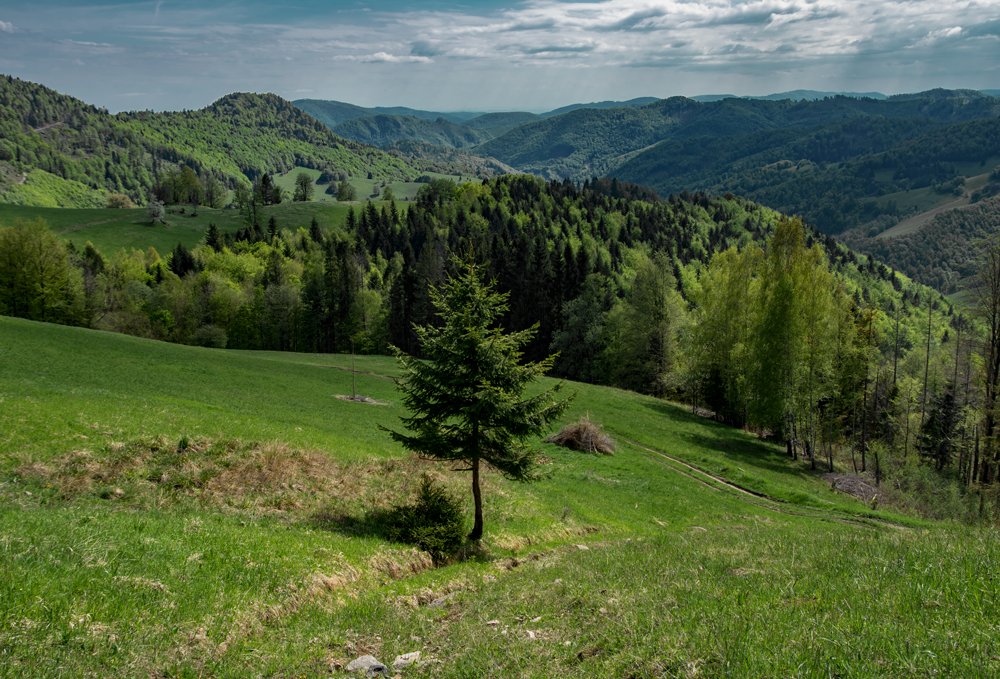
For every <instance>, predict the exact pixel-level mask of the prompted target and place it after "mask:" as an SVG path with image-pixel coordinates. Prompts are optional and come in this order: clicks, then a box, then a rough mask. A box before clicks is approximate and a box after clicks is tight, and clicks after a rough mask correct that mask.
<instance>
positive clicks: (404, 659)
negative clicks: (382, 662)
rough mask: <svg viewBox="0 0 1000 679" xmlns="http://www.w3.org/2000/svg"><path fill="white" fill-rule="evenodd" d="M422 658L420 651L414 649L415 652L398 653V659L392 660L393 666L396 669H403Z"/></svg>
mask: <svg viewBox="0 0 1000 679" xmlns="http://www.w3.org/2000/svg"><path fill="white" fill-rule="evenodd" d="M419 660H420V651H414V652H413V653H404V654H403V655H397V656H396V659H395V660H393V661H392V668H393V669H396V670H401V669H403V668H404V667H409V666H410V665H412V664H413V663H415V662H418V661H419Z"/></svg>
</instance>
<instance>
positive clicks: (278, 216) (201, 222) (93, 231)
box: [0, 171, 455, 256]
mask: <svg viewBox="0 0 1000 679" xmlns="http://www.w3.org/2000/svg"><path fill="white" fill-rule="evenodd" d="M314 172H315V171H314ZM296 173H297V171H293V172H291V173H289V175H286V177H284V178H282V179H281V181H279V184H282V185H284V184H288V185H289V186H291V185H292V184H293V183H294V181H295V180H294V175H295V174H296ZM315 174H317V175H318V174H319V173H318V172H315ZM432 176H438V175H432ZM451 178H452V179H454V178H455V177H454V176H453V177H451ZM354 183H355V185H357V186H359V187H360V188H359V190H358V193H359V195H364V194H362V193H361V191H362V189H365V188H367V190H368V191H369V192H370V191H371V185H372V183H373V180H365V179H356V180H354ZM389 186H392V187H393V191H394V192H395V193H396V197H397V200H402V198H404V197H406V196H409V197H411V198H412V197H414V196H416V194H417V190H418V189H419V187H421V186H423V184H418V183H415V182H407V183H402V182H396V183H392V184H390V185H389ZM397 187H399V188H398V189H397ZM325 190H326V186H325V185H324V186H318V187H317V191H316V196H317V197H321V198H331V197H330V196H326V195H324V194H323V191H325ZM384 204H387V203H385V202H384V201H375V205H376V207H377V208H378V209H379V210H381V209H382V206H383V205H384ZM397 205H398V207H399V210H400V211H401V212H402V211H405V209H406V203H405V202H397ZM350 206H353V207H354V210H355V212H357V211H358V210H359V209H362V208H363V207H364V203H363V202H361V201H353V202H350V203H339V202H337V201H335V200H327V201H324V200H313V201H310V202H308V203H293V202H287V203H282V204H281V205H273V206H269V207H265V208H263V210H262V214H263V223H264V224H265V225H266V224H267V221H268V220H269V219H270V218H271V216H274V218H275V220H276V221H277V223H278V228H281V229H289V230H292V231H295V230H297V229H300V228H302V229H308V228H309V224H310V222H311V221H312V219H313V217H315V218H316V220H317V221H318V222H319V224H320V226H321V227H322V228H324V229H332V228H335V227H338V226H341V225H343V224H344V223H345V222H346V220H347V210H348V207H350ZM182 207H183V208H184V214H181V213H180V212H179V210H180V209H181V208H182ZM167 209H168V213H167V225H166V226H163V225H162V224H157V225H155V226H154V225H151V224H150V223H149V221H148V220H147V219H146V218H145V216H144V211H143V210H142V209H135V210H109V209H106V208H102V209H69V208H39V207H29V206H22V205H5V204H2V203H0V224H10V223H13V222H14V220H15V219H22V220H25V221H28V220H33V219H39V218H40V219H44V220H45V221H46V222H47V223H48V224H49V225H50V226H51V227H52V229H53V230H54V231H58V232H60V235H61V236H62V237H63V239H65V240H67V241H72V242H73V244H74V245H75V246H76V247H77V249H81V250H82V249H83V247H84V246H85V245H86V244H87V242H88V241H90V242H91V243H93V244H94V247H96V248H97V249H98V250H100V251H101V252H102V253H103V254H104V255H105V256H110V255H112V254H113V253H115V252H117V251H118V250H119V249H120V248H125V249H126V250H130V249H136V250H141V251H143V252H145V251H146V249H147V248H149V247H153V248H155V249H156V251H157V252H159V253H160V254H161V255H164V254H166V253H167V252H169V251H170V250H172V249H173V248H174V247H175V246H176V245H177V243H178V242H181V243H184V245H185V247H188V248H192V247H194V246H195V245H197V244H198V243H199V242H201V240H202V239H203V238H204V237H205V233H206V232H207V231H208V225H209V224H210V223H212V222H214V223H215V224H216V225H217V226H218V227H219V228H220V229H221V230H222V231H223V232H226V231H231V232H234V233H235V232H236V230H237V229H239V228H240V227H241V226H243V218H242V217H241V216H240V214H239V212H238V211H237V210H213V209H211V208H206V207H200V208H198V216H197V217H193V216H192V215H191V207H190V206H180V205H177V206H173V205H172V206H168V208H167Z"/></svg>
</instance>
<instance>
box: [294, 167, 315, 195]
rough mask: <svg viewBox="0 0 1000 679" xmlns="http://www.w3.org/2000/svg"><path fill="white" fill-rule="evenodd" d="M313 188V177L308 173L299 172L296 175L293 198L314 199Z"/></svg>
mask: <svg viewBox="0 0 1000 679" xmlns="http://www.w3.org/2000/svg"><path fill="white" fill-rule="evenodd" d="M313 190H314V189H313V179H312V177H311V176H309V174H308V173H306V172H299V173H298V174H297V175H295V193H294V199H293V200H297V201H300V202H305V201H307V200H312V196H313Z"/></svg>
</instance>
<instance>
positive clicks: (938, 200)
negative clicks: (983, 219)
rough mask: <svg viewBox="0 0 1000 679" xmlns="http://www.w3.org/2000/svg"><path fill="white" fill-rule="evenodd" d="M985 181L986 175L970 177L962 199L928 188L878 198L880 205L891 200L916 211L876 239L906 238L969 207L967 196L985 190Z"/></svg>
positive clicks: (901, 207) (977, 166)
mask: <svg viewBox="0 0 1000 679" xmlns="http://www.w3.org/2000/svg"><path fill="white" fill-rule="evenodd" d="M968 166H969V167H970V168H974V169H975V170H980V169H982V168H981V167H979V164H978V163H970V164H968ZM987 167H989V165H987ZM988 178H989V173H985V174H978V175H975V176H971V177H969V178H968V179H966V181H965V194H964V195H962V196H955V195H954V194H948V195H942V194H940V193H937V192H936V191H934V190H933V188H931V187H929V186H928V187H925V188H922V189H914V190H912V191H900V192H897V193H891V194H887V195H885V196H882V197H881V198H879V201H880V202H882V203H883V204H888V201H890V200H895V201H896V203H897V205H898V206H899V208H900V209H902V210H907V209H910V210H912V211H918V214H915V215H914V216H912V217H910V218H908V219H904V220H903V221H901V222H900V223H899V224H896V225H895V226H893V227H892V228H890V229H886V230H885V231H883V232H882V233H880V234H879V235H878V236H876V238H895V237H896V236H905V235H906V234H909V233H913V232H915V231H919V230H920V229H921V228H922V227H923V226H924V225H925V224H927V223H928V222H930V221H931V220H932V219H934V217H935V216H936V215H938V214H939V213H941V212H942V211H944V210H946V209H959V208H962V207H965V206H966V205H968V204H969V195H970V194H971V193H972V192H973V191H975V190H977V189H981V188H982V187H983V186H985V185H986V183H987V180H988Z"/></svg>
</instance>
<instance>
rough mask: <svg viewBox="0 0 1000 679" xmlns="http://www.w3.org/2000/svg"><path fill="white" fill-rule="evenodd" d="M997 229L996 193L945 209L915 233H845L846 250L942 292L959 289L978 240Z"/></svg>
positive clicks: (973, 262)
mask: <svg viewBox="0 0 1000 679" xmlns="http://www.w3.org/2000/svg"><path fill="white" fill-rule="evenodd" d="M997 233H1000V195H995V196H993V197H991V198H987V199H984V200H983V201H981V202H979V203H976V204H974V205H969V206H967V207H963V208H960V209H955V210H949V211H947V212H944V213H942V214H939V215H937V216H936V217H934V218H933V219H932V220H931V221H930V222H928V223H927V224H926V225H924V226H923V227H921V228H919V229H917V230H916V231H913V232H910V233H906V234H903V235H898V236H894V237H891V238H873V237H866V236H864V235H862V234H860V233H849V234H847V235H846V237H845V238H844V242H845V243H847V245H849V246H850V247H851V248H852V249H854V250H856V251H858V252H864V253H865V254H870V255H872V256H874V257H877V258H878V259H879V260H880V261H883V262H885V263H886V264H888V265H889V266H892V267H893V268H895V269H898V270H899V271H902V272H904V273H905V274H906V275H907V276H909V277H911V278H913V280H915V281H919V282H921V283H923V284H924V285H929V286H931V287H933V288H935V289H937V290H940V291H941V292H943V293H945V294H948V295H950V294H954V293H956V292H959V291H960V290H962V289H963V288H965V287H966V286H967V285H968V283H969V282H970V279H971V278H972V277H973V276H974V275H975V272H976V267H977V262H978V259H979V257H980V255H981V253H982V248H981V245H980V241H982V240H983V239H986V238H993V239H995V238H996V236H997Z"/></svg>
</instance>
